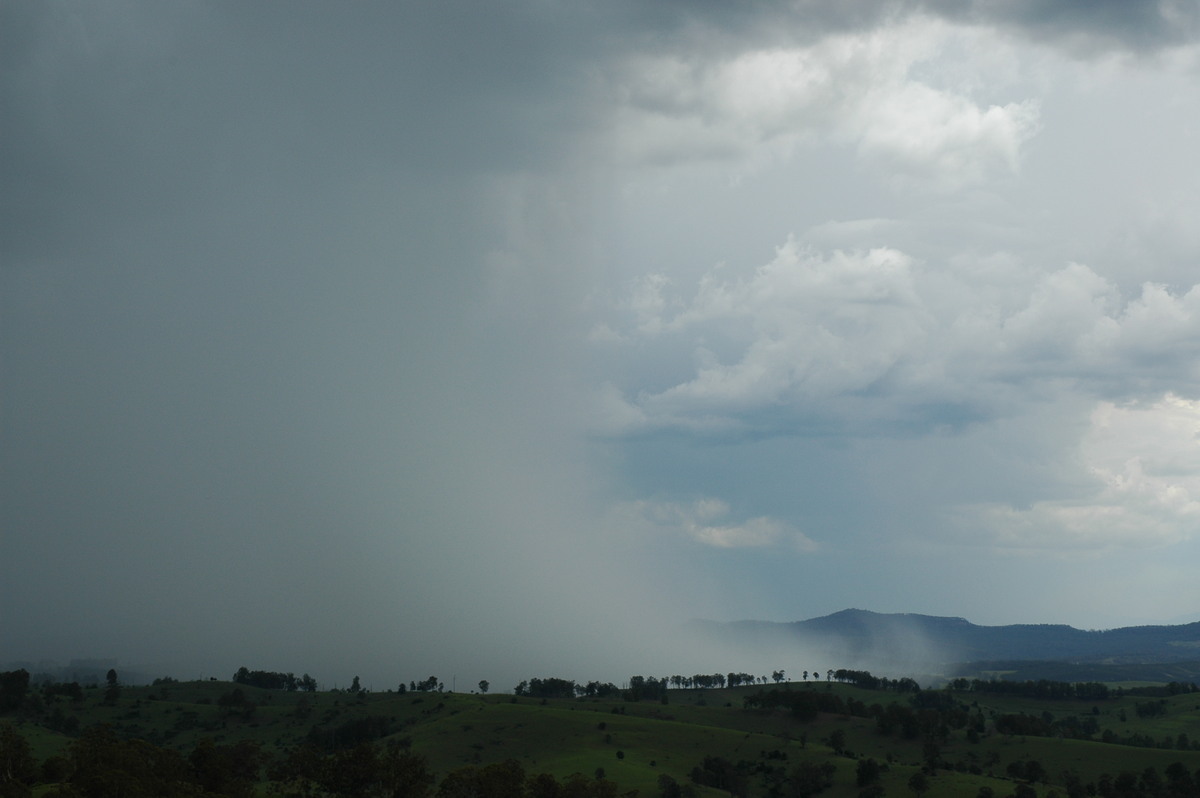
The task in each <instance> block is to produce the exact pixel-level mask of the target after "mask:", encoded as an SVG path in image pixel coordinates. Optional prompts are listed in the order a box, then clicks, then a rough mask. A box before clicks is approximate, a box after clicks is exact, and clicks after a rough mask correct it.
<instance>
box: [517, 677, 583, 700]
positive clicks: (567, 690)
mask: <svg viewBox="0 0 1200 798" xmlns="http://www.w3.org/2000/svg"><path fill="white" fill-rule="evenodd" d="M513 692H514V693H515V694H516V695H520V696H529V697H530V698H574V697H575V682H573V681H571V680H569V679H556V678H553V677H551V678H548V679H530V680H529V681H528V682H521V683H520V684H518V685H517V686H516V687H515V688H514V689H513Z"/></svg>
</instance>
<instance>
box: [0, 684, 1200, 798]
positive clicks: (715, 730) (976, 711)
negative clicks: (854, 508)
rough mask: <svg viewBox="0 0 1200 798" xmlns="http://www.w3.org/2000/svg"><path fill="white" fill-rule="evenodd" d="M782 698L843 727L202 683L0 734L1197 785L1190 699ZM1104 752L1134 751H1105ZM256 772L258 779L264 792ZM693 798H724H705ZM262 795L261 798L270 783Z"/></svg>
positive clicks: (837, 776) (751, 774)
mask: <svg viewBox="0 0 1200 798" xmlns="http://www.w3.org/2000/svg"><path fill="white" fill-rule="evenodd" d="M770 689H776V688H775V687H774V686H772V688H770ZM778 689H779V691H780V694H781V695H785V697H786V694H791V695H792V696H795V695H800V694H805V693H807V694H810V695H811V696H825V697H827V698H828V699H835V698H836V699H837V700H839V701H841V702H842V703H843V704H844V705H846V706H849V707H853V708H854V711H853V712H850V713H847V712H833V713H831V712H817V713H816V714H815V715H814V716H812V717H811V718H810V719H805V718H803V717H800V716H798V715H797V714H796V713H793V712H791V711H789V710H788V709H786V708H773V709H746V708H744V706H743V704H744V700H745V699H746V698H747V697H749V696H754V695H756V694H760V693H762V692H764V691H767V690H768V688H766V687H763V686H754V687H738V688H731V689H721V690H718V689H706V690H671V691H669V692H668V694H667V699H666V702H665V703H664V702H661V701H657V700H656V701H645V702H627V701H623V700H621V699H619V698H617V699H612V698H609V699H537V698H528V697H514V696H510V695H486V696H484V695H475V694H453V693H439V692H420V693H416V692H408V693H394V692H385V693H365V692H360V693H357V694H353V693H348V692H316V693H303V692H286V691H279V690H263V689H258V688H254V687H248V686H245V685H236V684H233V683H228V682H215V681H209V682H186V683H171V684H166V685H158V686H152V687H125V688H122V689H121V691H120V695H119V697H117V698H116V700H115V702H113V703H111V704H109V703H106V701H105V691H104V689H85V690H83V693H82V698H81V699H79V700H72V699H70V698H68V697H65V696H52V697H43V696H41V695H40V694H38V693H37V690H36V688H31V696H32V697H31V698H28V699H27V700H26V702H25V704H24V705H23V706H22V707H21V708H20V709H19V710H16V711H12V712H9V713H8V714H6V715H5V716H4V717H2V718H0V725H2V724H6V723H7V724H11V725H12V726H13V727H15V728H16V730H17V731H18V732H19V734H20V735H21V736H22V737H24V738H25V739H26V740H27V741H28V743H29V745H30V748H31V752H32V754H33V756H34V758H35V759H36V760H37V761H38V762H42V761H44V760H46V759H47V758H50V757H54V756H65V755H68V754H69V753H70V746H71V744H72V740H73V739H75V738H76V736H77V735H78V734H79V733H80V732H81V731H82V730H84V729H86V728H88V727H91V726H94V725H96V724H110V725H111V726H112V727H113V729H114V730H115V731H116V733H117V735H118V736H120V737H124V738H137V739H142V740H146V741H147V742H149V743H152V744H153V745H155V746H159V747H162V748H167V749H172V750H176V751H179V752H181V753H184V754H186V753H188V752H190V751H191V750H192V749H193V748H195V747H196V745H197V743H199V742H200V741H202V740H205V739H207V740H211V741H213V742H214V743H215V744H217V745H231V744H232V743H234V742H237V741H240V740H250V741H254V742H257V743H258V744H260V745H261V748H262V750H263V751H264V752H265V753H266V754H267V757H268V759H270V760H274V761H275V762H279V761H281V760H282V759H283V757H284V756H285V755H286V753H287V752H288V751H291V750H294V749H296V748H297V747H299V746H301V745H302V744H304V743H305V742H306V741H307V742H310V743H313V744H314V745H315V746H317V747H318V748H319V749H321V750H323V751H333V750H336V749H338V748H342V747H346V746H348V745H352V744H353V743H355V742H357V741H360V740H362V739H369V740H370V741H371V742H373V743H375V744H377V745H382V744H384V743H387V742H389V741H393V742H395V741H403V742H404V743H405V745H409V746H411V748H410V750H411V751H412V752H415V753H417V754H420V755H423V756H424V757H426V758H427V759H428V762H429V765H430V766H431V768H432V769H433V771H435V773H436V775H437V777H438V778H439V779H440V778H441V777H444V776H445V775H446V774H448V773H451V772H453V771H455V770H457V769H460V768H463V767H466V766H483V765H487V764H489V763H494V762H500V761H503V760H508V759H511V760H515V761H516V762H517V763H519V764H520V765H521V767H522V768H523V769H524V771H525V772H526V773H527V774H529V775H533V774H537V773H543V772H544V773H550V774H552V775H554V776H555V777H557V778H559V779H565V778H567V777H568V776H570V775H571V774H573V773H579V774H583V775H584V776H585V777H587V778H588V779H594V778H595V776H596V774H597V773H598V772H600V771H602V772H603V775H604V776H605V777H606V778H607V779H609V780H612V781H614V782H616V784H617V785H619V788H620V792H621V793H622V794H624V793H628V792H629V791H633V790H636V791H637V792H638V794H639V795H641V796H657V795H659V794H660V786H659V780H660V776H662V775H663V774H666V775H667V776H670V777H671V778H672V779H674V780H675V781H676V782H678V783H679V784H680V785H689V784H691V779H690V774H691V773H692V771H693V769H694V768H697V767H700V766H702V765H703V763H704V762H705V758H706V757H709V758H714V759H713V761H717V760H719V761H723V762H726V763H728V764H729V765H730V766H731V767H733V766H737V765H739V763H741V764H740V770H739V772H741V773H742V774H744V783H745V785H746V789H747V790H748V792H749V794H750V795H765V794H767V792H768V787H769V784H770V783H771V778H772V777H771V773H772V772H774V773H775V774H777V776H778V777H779V778H780V779H781V781H780V783H781V784H784V785H786V784H788V783H790V782H789V781H788V778H790V774H792V773H793V772H794V771H795V770H796V768H797V767H799V766H801V765H802V764H803V765H807V766H810V768H811V767H813V766H815V767H816V768H820V767H822V766H828V767H827V768H826V770H827V771H828V773H829V780H830V781H831V786H829V788H828V789H827V790H825V791H824V792H822V793H820V794H822V795H829V796H857V795H859V791H860V788H859V787H858V786H857V784H856V773H857V770H858V768H859V763H860V761H862V760H865V759H868V758H869V759H873V760H875V761H876V762H877V763H878V764H879V765H880V766H881V773H880V778H879V781H878V783H879V784H880V785H882V788H883V790H884V792H883V793H882V794H884V795H915V794H916V793H915V792H914V791H913V790H912V789H910V787H909V780H910V778H912V777H913V775H914V774H916V773H918V772H919V771H921V770H922V769H924V770H926V772H927V774H928V784H929V789H928V792H927V793H926V795H928V796H964V795H965V796H975V795H976V794H978V792H979V789H980V788H981V787H990V788H992V790H993V791H994V794H995V795H997V796H1004V795H1009V794H1013V793H1014V791H1015V790H1016V789H1017V785H1018V783H1019V781H1020V779H1018V778H1016V777H1017V776H1023V775H1025V774H1026V765H1027V763H1028V762H1029V761H1031V760H1032V761H1034V762H1035V763H1036V765H1037V767H1036V768H1035V769H1034V771H1033V773H1032V774H1033V776H1034V783H1033V784H1032V787H1033V789H1034V790H1035V792H1036V793H1037V794H1038V795H1043V796H1044V795H1048V794H1050V791H1051V790H1055V791H1056V792H1057V794H1058V795H1060V796H1065V795H1067V794H1068V792H1067V787H1068V782H1069V781H1070V776H1069V775H1068V774H1075V776H1076V777H1077V778H1078V779H1079V781H1080V782H1081V783H1082V784H1084V785H1086V784H1088V783H1091V784H1093V785H1102V783H1103V781H1104V779H1105V777H1106V775H1107V777H1109V778H1111V779H1114V780H1115V779H1116V778H1117V777H1118V776H1119V775H1120V774H1121V773H1122V772H1128V773H1131V774H1135V775H1137V776H1140V775H1141V774H1142V773H1143V772H1144V771H1145V770H1146V769H1147V768H1153V769H1154V770H1155V771H1157V772H1158V774H1160V775H1161V774H1165V772H1166V771H1167V769H1168V766H1171V765H1172V764H1173V763H1179V764H1180V765H1181V766H1182V768H1183V769H1185V770H1186V771H1187V772H1188V773H1189V774H1191V775H1192V776H1196V775H1197V771H1198V770H1200V745H1197V744H1198V743H1200V693H1182V694H1177V695H1169V696H1168V695H1163V696H1149V695H1133V694H1125V695H1122V696H1119V697H1112V698H1108V699H1105V700H1099V701H1078V700H1060V701H1048V700H1036V699H1032V698H1025V697H1021V696H1010V695H993V694H989V693H983V692H964V693H944V692H943V691H924V692H923V693H922V695H923V696H924V699H922V702H923V703H924V704H925V705H926V706H925V708H920V707H916V706H914V704H913V701H914V698H913V696H912V695H911V694H904V693H896V692H891V691H883V690H868V689H862V688H859V687H855V686H851V685H845V684H837V683H833V684H829V683H821V684H817V685H814V684H790V685H782V686H780V687H779V688H778ZM235 691H240V698H239V697H238V693H235ZM1151 705H1153V706H1151ZM889 706H894V707H895V708H896V709H895V711H896V712H897V713H899V714H903V713H904V712H908V711H911V712H912V713H914V714H913V717H916V718H918V719H919V720H918V721H917V723H918V726H919V727H918V728H917V729H916V731H915V733H913V734H911V735H908V736H906V735H905V734H904V733H903V731H901V730H893V731H892V733H890V734H883V733H881V731H880V723H879V721H878V720H877V718H878V716H879V714H880V713H881V712H883V711H885V710H886V709H887V707H889ZM1148 707H1149V709H1148ZM1014 716H1016V717H1023V718H1027V719H1028V718H1033V719H1036V721H1037V722H1040V723H1041V724H1043V725H1044V726H1045V727H1046V728H1054V729H1056V731H1054V732H1052V733H1050V734H1051V736H1037V735H1035V734H1006V733H1003V732H1002V731H1001V730H1000V727H1001V726H1003V724H1004V722H1005V721H1004V719H1005V718H1012V717H1014ZM963 718H966V722H965V723H961V725H960V722H961V721H962V719H963ZM1063 728H1084V729H1087V730H1089V731H1088V734H1087V735H1086V736H1088V737H1090V739H1065V738H1063V737H1062V736H1061V734H1062V729H1063ZM910 731H911V730H910ZM1181 735H1182V737H1181ZM1104 738H1108V739H1112V740H1121V741H1125V742H1128V741H1130V740H1133V741H1137V742H1139V743H1141V744H1140V745H1130V744H1117V743H1111V742H1110V743H1105V742H1102V741H1101V740H1102V739H1104ZM1192 741H1196V742H1195V743H1193V742H1192ZM1150 745H1152V746H1154V747H1148V746H1150ZM1181 745H1182V746H1183V747H1182V748H1181ZM1167 746H1169V747H1167ZM1014 763H1017V764H1016V765H1014ZM1014 768H1015V769H1014ZM267 772H268V770H267V769H266V768H264V769H263V770H262V772H261V775H260V779H263V780H265V778H266V774H267ZM1175 772H1176V773H1178V772H1179V768H1178V767H1177V768H1176V771H1175ZM1198 783H1200V781H1198ZM39 789H40V790H42V791H45V789H47V788H44V787H43V788H39ZM695 791H696V794H697V795H713V796H715V795H728V794H729V791H728V790H723V789H717V788H715V787H711V786H704V785H696V786H695ZM259 792H260V793H261V794H266V792H267V785H266V784H265V781H264V783H263V784H261V785H260V788H259ZM877 794H878V793H877Z"/></svg>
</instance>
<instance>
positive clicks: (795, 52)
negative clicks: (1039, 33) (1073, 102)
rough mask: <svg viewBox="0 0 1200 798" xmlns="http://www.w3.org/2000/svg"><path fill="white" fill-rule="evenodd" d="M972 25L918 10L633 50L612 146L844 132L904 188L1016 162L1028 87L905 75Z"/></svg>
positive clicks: (716, 147)
mask: <svg viewBox="0 0 1200 798" xmlns="http://www.w3.org/2000/svg"><path fill="white" fill-rule="evenodd" d="M958 35H970V32H969V31H968V32H965V33H964V31H962V30H955V29H953V28H952V27H951V26H947V25H944V24H939V23H936V22H933V21H931V20H929V19H926V18H921V19H917V20H914V21H912V22H910V23H907V24H903V25H897V26H891V27H886V28H879V29H867V30H861V31H854V32H851V33H839V34H835V35H830V36H828V37H825V38H821V39H819V40H818V41H816V42H810V43H803V44H795V45H790V46H787V45H781V46H774V47H771V48H768V49H746V50H743V51H737V52H734V53H733V54H730V55H727V56H725V57H718V58H714V57H713V56H712V55H711V54H710V53H708V52H707V51H704V50H700V51H698V52H695V53H692V52H686V51H685V52H679V53H668V54H665V55H638V56H637V57H632V58H630V59H629V60H628V61H627V62H626V63H625V64H624V66H623V68H622V69H620V70H617V72H616V76H615V77H614V79H613V83H614V85H613V88H612V91H613V93H614V95H615V96H616V98H617V103H618V112H617V117H616V125H615V127H616V130H617V148H618V152H619V153H620V154H621V156H622V158H623V160H625V161H626V162H629V163H633V164H647V163H649V164H664V165H665V164H671V163H676V162H692V161H696V160H729V161H746V162H751V161H755V160H758V161H761V160H762V159H764V158H767V159H770V158H774V157H786V154H787V152H788V151H790V150H791V149H793V148H795V147H796V146H801V145H805V144H812V143H821V142H824V143H833V144H835V145H836V144H847V145H849V146H851V147H854V148H856V149H857V151H858V152H859V154H860V156H861V157H862V159H863V160H864V162H865V163H868V164H873V165H874V166H875V167H877V168H878V169H879V170H880V171H881V172H883V173H884V174H887V175H888V176H889V179H890V180H891V181H892V182H893V183H895V184H897V185H901V184H902V185H903V186H904V187H906V188H911V187H914V186H915V187H923V188H932V189H935V190H937V191H952V190H956V189H959V188H962V187H964V186H968V185H973V184H977V183H980V182H982V181H984V180H986V179H987V178H989V177H992V176H994V175H997V174H1005V173H1009V172H1012V171H1015V170H1016V169H1017V167H1018V164H1019V155H1020V150H1021V146H1022V144H1024V142H1025V141H1027V140H1028V139H1029V138H1030V137H1032V136H1033V135H1034V134H1035V133H1036V132H1037V130H1038V126H1039V110H1038V104H1037V102H1036V101H1035V100H1032V99H1022V100H1013V101H1010V102H1006V103H1004V104H992V103H981V102H979V101H977V100H976V99H974V98H972V97H971V96H968V95H967V94H965V93H962V92H959V91H955V90H952V89H949V88H945V87H936V86H933V85H930V84H928V83H926V82H923V81H921V80H920V79H918V78H916V77H915V76H914V74H915V72H916V69H917V67H919V66H920V65H921V64H922V63H923V62H925V61H927V60H928V59H929V58H930V54H931V53H936V52H937V51H938V50H939V49H940V48H941V47H942V45H943V43H944V41H945V40H947V39H949V38H951V37H953V36H958Z"/></svg>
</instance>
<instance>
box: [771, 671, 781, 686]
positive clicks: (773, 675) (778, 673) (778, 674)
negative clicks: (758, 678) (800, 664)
mask: <svg viewBox="0 0 1200 798" xmlns="http://www.w3.org/2000/svg"><path fill="white" fill-rule="evenodd" d="M771 678H772V679H774V680H775V684H779V683H780V682H782V681H783V671H782V670H778V671H771Z"/></svg>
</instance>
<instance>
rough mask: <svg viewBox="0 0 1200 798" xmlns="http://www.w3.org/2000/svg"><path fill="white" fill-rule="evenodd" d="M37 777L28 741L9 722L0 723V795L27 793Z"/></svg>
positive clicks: (3, 797) (16, 795)
mask: <svg viewBox="0 0 1200 798" xmlns="http://www.w3.org/2000/svg"><path fill="white" fill-rule="evenodd" d="M37 777H38V766H37V762H36V761H35V760H34V758H33V753H32V752H31V751H30V748H29V743H28V742H27V741H26V740H25V738H24V737H22V736H21V735H20V734H19V733H18V732H17V730H16V729H14V728H13V727H12V726H10V725H9V724H7V723H5V724H0V796H2V798H10V797H11V798H18V796H24V795H28V794H29V788H30V786H31V785H32V784H33V783H34V782H35V781H36V780H37Z"/></svg>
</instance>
